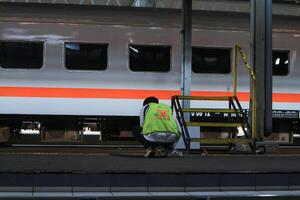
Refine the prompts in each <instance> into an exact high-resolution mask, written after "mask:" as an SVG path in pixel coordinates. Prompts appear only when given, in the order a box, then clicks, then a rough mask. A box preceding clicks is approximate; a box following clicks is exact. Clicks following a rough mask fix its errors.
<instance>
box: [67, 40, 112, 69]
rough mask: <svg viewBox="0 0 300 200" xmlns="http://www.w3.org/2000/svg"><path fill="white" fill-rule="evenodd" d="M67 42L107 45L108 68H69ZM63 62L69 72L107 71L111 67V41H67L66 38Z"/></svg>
mask: <svg viewBox="0 0 300 200" xmlns="http://www.w3.org/2000/svg"><path fill="white" fill-rule="evenodd" d="M67 43H76V44H91V45H106V47H107V48H106V59H107V60H106V68H105V69H104V70H87V69H84V70H82V69H68V68H67V65H66V48H65V45H66V44H67ZM62 62H63V68H64V69H65V70H67V71H69V72H87V73H88V72H93V73H101V72H105V71H107V70H108V69H109V68H110V43H109V42H99V41H97V42H93V41H67V40H65V41H64V42H63V58H62Z"/></svg>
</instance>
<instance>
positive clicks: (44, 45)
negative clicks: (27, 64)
mask: <svg viewBox="0 0 300 200" xmlns="http://www.w3.org/2000/svg"><path fill="white" fill-rule="evenodd" d="M1 42H15V43H18V42H19V43H42V44H43V48H42V49H43V53H42V65H41V67H40V68H5V67H3V66H2V65H1V63H0V69H1V70H6V71H11V70H13V71H14V70H17V71H31V70H32V71H42V70H43V69H44V68H45V67H46V55H47V52H46V51H47V48H46V43H47V41H46V40H0V43H1Z"/></svg>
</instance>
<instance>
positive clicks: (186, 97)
mask: <svg viewBox="0 0 300 200" xmlns="http://www.w3.org/2000/svg"><path fill="white" fill-rule="evenodd" d="M177 98H178V99H182V100H207V101H209V100H210V101H229V100H232V99H234V97H233V96H214V97H212V96H210V97H205V96H177Z"/></svg>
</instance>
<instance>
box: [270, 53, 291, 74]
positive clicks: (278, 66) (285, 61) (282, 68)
mask: <svg viewBox="0 0 300 200" xmlns="http://www.w3.org/2000/svg"><path fill="white" fill-rule="evenodd" d="M288 73H289V52H288V51H273V75H274V76H286V75H288Z"/></svg>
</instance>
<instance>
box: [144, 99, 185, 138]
mask: <svg viewBox="0 0 300 200" xmlns="http://www.w3.org/2000/svg"><path fill="white" fill-rule="evenodd" d="M158 132H164V133H165V132H169V133H173V134H176V135H179V134H180V132H179V129H178V127H177V123H176V121H175V119H174V117H173V114H172V109H171V108H170V106H168V105H165V104H162V103H150V104H149V106H148V110H147V111H146V114H145V120H144V125H143V131H142V134H144V135H148V134H152V133H158Z"/></svg>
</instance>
